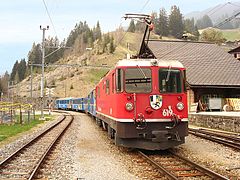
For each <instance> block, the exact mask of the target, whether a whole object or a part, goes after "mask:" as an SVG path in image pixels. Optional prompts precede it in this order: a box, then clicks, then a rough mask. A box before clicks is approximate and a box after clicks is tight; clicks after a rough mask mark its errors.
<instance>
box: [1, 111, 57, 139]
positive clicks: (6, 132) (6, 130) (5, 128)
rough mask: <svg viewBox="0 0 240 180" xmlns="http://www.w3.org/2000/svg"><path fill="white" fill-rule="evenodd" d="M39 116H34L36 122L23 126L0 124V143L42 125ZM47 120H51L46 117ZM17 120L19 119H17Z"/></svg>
mask: <svg viewBox="0 0 240 180" xmlns="http://www.w3.org/2000/svg"><path fill="white" fill-rule="evenodd" d="M39 117H40V115H36V120H32V121H30V123H25V124H19V123H16V124H13V125H9V124H0V142H1V141H3V140H7V139H8V138H10V137H13V136H16V135H18V134H20V133H23V132H25V131H29V130H30V129H32V128H33V127H35V126H37V125H38V124H41V123H43V122H44V121H39V120H38V119H39ZM46 117H47V119H48V120H51V119H52V117H50V116H48V115H47V116H46ZM17 118H19V117H17Z"/></svg>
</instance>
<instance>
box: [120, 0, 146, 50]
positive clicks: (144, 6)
mask: <svg viewBox="0 0 240 180" xmlns="http://www.w3.org/2000/svg"><path fill="white" fill-rule="evenodd" d="M149 2H150V0H147V1H146V2H145V4H144V5H143V7H142V8H141V9H140V11H139V13H141V12H142V11H143V10H144V9H145V8H146V6H147V4H148V3H149ZM121 26H122V23H121V24H120V25H119V27H121ZM127 33H128V32H127V31H126V32H125V33H124V35H123V36H122V38H120V40H119V41H118V42H117V44H116V45H117V46H118V45H119V44H120V43H121V42H122V40H123V39H124V38H125V36H126V35H127Z"/></svg>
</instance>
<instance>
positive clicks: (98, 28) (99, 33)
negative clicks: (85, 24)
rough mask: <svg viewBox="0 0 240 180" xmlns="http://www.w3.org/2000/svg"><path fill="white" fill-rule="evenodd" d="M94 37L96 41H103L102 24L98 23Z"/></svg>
mask: <svg viewBox="0 0 240 180" xmlns="http://www.w3.org/2000/svg"><path fill="white" fill-rule="evenodd" d="M93 34H94V35H93V37H94V40H97V39H99V40H101V39H102V32H101V28H100V23H99V21H98V22H97V26H96V29H95V32H93Z"/></svg>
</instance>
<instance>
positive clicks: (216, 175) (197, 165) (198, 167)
mask: <svg viewBox="0 0 240 180" xmlns="http://www.w3.org/2000/svg"><path fill="white" fill-rule="evenodd" d="M169 152H170V153H171V154H172V155H174V156H175V157H177V158H179V159H181V160H183V161H184V162H186V163H187V164H189V165H190V166H192V167H194V168H196V169H198V170H199V171H201V172H203V173H206V174H207V175H209V176H210V177H212V178H214V179H223V180H227V179H228V178H226V177H224V176H222V175H221V174H218V173H216V172H214V171H212V170H210V169H208V168H206V167H203V166H201V165H199V164H197V163H195V162H193V161H191V160H189V159H187V158H185V157H183V156H181V155H178V154H176V153H175V152H173V151H171V150H169Z"/></svg>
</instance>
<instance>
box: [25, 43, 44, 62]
mask: <svg viewBox="0 0 240 180" xmlns="http://www.w3.org/2000/svg"><path fill="white" fill-rule="evenodd" d="M41 62H42V50H41V45H40V44H37V45H36V44H35V43H33V45H32V49H31V50H30V51H29V52H28V64H40V63H41Z"/></svg>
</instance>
